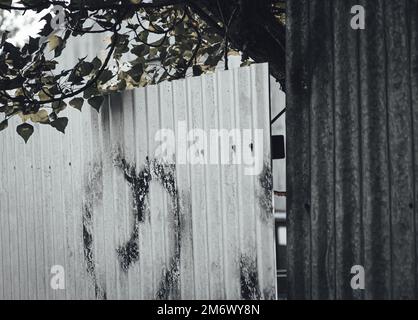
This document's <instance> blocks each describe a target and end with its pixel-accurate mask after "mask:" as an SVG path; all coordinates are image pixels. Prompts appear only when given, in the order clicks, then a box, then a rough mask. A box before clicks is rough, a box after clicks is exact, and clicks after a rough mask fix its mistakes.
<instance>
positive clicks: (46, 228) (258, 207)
mask: <svg viewBox="0 0 418 320" xmlns="http://www.w3.org/2000/svg"><path fill="white" fill-rule="evenodd" d="M269 100H270V99H269V75H268V67H267V65H266V64H261V65H253V66H251V67H246V68H240V69H235V70H232V71H222V72H217V73H216V74H211V75H203V76H201V77H196V78H190V79H186V80H178V81H173V82H167V83H162V84H160V85H158V86H149V87H147V88H141V89H136V90H133V91H126V92H124V93H119V94H114V95H112V96H110V97H108V98H107V99H106V103H105V105H104V106H103V107H102V109H101V111H100V113H97V112H96V111H95V110H93V109H90V108H88V107H86V106H85V107H84V108H83V111H82V112H79V111H77V110H75V109H68V110H66V111H65V112H64V113H65V114H66V115H67V116H68V117H69V119H70V122H69V125H68V128H67V130H66V134H65V135H63V134H61V133H59V132H57V131H55V129H53V128H50V127H46V126H42V127H40V126H39V125H35V134H34V136H32V137H31V139H30V140H29V142H28V143H27V144H25V143H24V142H23V140H22V139H21V138H20V137H19V136H18V135H17V133H16V132H14V126H15V125H16V124H17V120H16V122H15V123H12V124H10V127H9V128H8V129H7V130H6V131H4V132H2V133H1V134H0V148H1V152H0V154H1V156H0V174H1V176H0V179H1V180H0V181H1V183H0V239H1V245H0V250H1V251H0V259H1V263H0V269H1V271H0V281H1V285H0V287H1V288H0V298H1V299H194V298H199V299H274V298H275V297H276V288H275V287H276V279H275V247H274V246H275V243H274V221H273V207H272V198H273V197H272V177H271V157H270V101H269ZM161 129H171V130H172V131H173V132H174V133H175V140H174V141H173V143H172V144H171V146H172V151H174V153H173V154H172V157H171V159H173V160H174V161H173V162H172V163H170V162H168V161H167V158H162V156H161V155H158V152H157V151H158V150H159V148H160V149H161V147H162V143H161V142H160V141H158V139H156V138H158V137H159V135H158V134H159V133H160V134H161V133H164V132H160V130H161ZM191 129H196V130H195V131H194V136H191V135H192V133H190V132H189V131H190V130H191ZM220 129H224V130H227V131H224V132H222V131H214V130H220ZM260 130H261V131H260ZM219 133H221V134H222V133H223V134H225V137H224V138H225V139H226V140H224V141H226V143H225V144H222V140H219V139H216V141H218V144H213V143H210V142H211V141H212V142H213V141H215V139H214V137H217V136H218V134H219ZM231 133H232V134H231ZM187 134H189V137H188V138H189V139H190V140H191V142H189V143H188V144H187V143H186V142H187V141H186V140H187ZM230 134H231V136H229V135H230ZM234 134H235V135H234ZM160 137H162V138H167V136H164V135H160ZM199 137H200V138H199ZM211 138H213V139H211ZM166 142H169V141H166ZM223 146H224V148H223ZM167 154H169V153H167ZM257 154H259V155H260V157H261V158H260V159H259V160H260V161H259V164H260V166H259V170H258V171H257V170H255V171H256V172H255V174H254V173H252V174H250V173H251V172H250V171H249V164H250V161H249V160H252V158H251V157H254V156H255V155H257ZM163 155H164V154H163ZM186 155H188V158H187V157H186ZM245 156H246V158H245ZM248 156H251V157H250V158H249V157H248ZM225 159H226V160H228V159H229V161H226V160H225ZM186 160H187V161H186ZM222 160H224V161H225V163H222ZM244 160H247V161H244ZM190 161H192V162H193V161H194V162H196V163H190ZM54 266H55V268H56V269H54ZM57 266H58V267H57ZM60 266H62V267H63V270H61V269H60ZM60 271H64V272H65V277H64V279H65V283H63V282H59V279H60V278H59V276H60ZM55 272H57V273H56V274H54V273H55ZM60 285H64V286H65V289H64V290H61V289H59V288H58V289H56V290H54V289H53V287H56V286H58V287H59V286H60Z"/></svg>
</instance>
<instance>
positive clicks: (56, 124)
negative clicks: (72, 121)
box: [51, 117, 68, 133]
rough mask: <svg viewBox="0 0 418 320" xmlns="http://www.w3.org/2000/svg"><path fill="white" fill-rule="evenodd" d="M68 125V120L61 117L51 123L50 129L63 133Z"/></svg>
mask: <svg viewBox="0 0 418 320" xmlns="http://www.w3.org/2000/svg"><path fill="white" fill-rule="evenodd" d="M67 125H68V118H67V117H62V118H58V119H57V120H55V121H53V122H51V127H53V128H55V129H57V130H58V131H60V132H62V133H65V128H66V127H67Z"/></svg>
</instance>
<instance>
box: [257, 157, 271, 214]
mask: <svg viewBox="0 0 418 320" xmlns="http://www.w3.org/2000/svg"><path fill="white" fill-rule="evenodd" d="M259 183H260V186H261V193H260V194H259V195H258V199H259V203H260V206H261V208H262V209H263V210H262V216H261V218H262V220H263V221H265V222H271V218H272V214H273V175H272V173H271V166H270V165H269V164H266V163H265V164H264V166H263V171H262V172H261V174H260V176H259Z"/></svg>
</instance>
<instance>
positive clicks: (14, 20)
mask: <svg viewBox="0 0 418 320" xmlns="http://www.w3.org/2000/svg"><path fill="white" fill-rule="evenodd" d="M4 15H5V20H6V21H10V24H12V25H13V26H15V27H17V28H18V31H17V34H16V35H15V37H14V38H13V39H11V40H10V42H12V43H14V44H20V45H21V44H23V43H24V42H25V41H26V40H27V39H28V38H29V36H32V37H34V36H35V35H36V34H37V32H39V30H40V29H41V27H42V26H43V24H44V22H40V21H39V20H40V19H39V17H38V16H40V15H41V14H38V15H37V14H36V13H35V12H32V11H27V12H26V13H25V15H22V14H17V15H14V14H13V13H11V12H9V11H5V12H4ZM1 27H2V29H8V28H9V27H7V26H1Z"/></svg>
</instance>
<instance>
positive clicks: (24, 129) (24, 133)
mask: <svg viewBox="0 0 418 320" xmlns="http://www.w3.org/2000/svg"><path fill="white" fill-rule="evenodd" d="M33 131H34V129H33V126H32V125H30V124H29V123H22V124H20V125H18V126H17V128H16V132H17V133H18V135H19V136H21V137H22V138H23V140H25V143H27V142H28V140H29V138H30V136H31V135H32V134H33Z"/></svg>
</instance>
